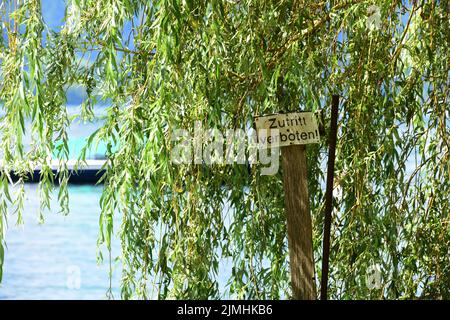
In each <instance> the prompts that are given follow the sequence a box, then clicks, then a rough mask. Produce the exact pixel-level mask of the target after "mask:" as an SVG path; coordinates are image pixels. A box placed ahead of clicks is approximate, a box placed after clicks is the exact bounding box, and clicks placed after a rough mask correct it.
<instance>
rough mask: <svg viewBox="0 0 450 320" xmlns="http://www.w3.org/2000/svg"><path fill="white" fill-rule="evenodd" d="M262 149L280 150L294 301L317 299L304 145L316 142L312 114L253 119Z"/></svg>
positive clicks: (300, 113)
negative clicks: (274, 148)
mask: <svg viewBox="0 0 450 320" xmlns="http://www.w3.org/2000/svg"><path fill="white" fill-rule="evenodd" d="M255 124H256V129H257V131H258V137H259V136H260V133H261V132H264V134H263V138H261V139H259V142H260V143H261V142H262V143H263V147H266V148H267V147H268V148H270V147H274V146H280V147H281V158H282V160H281V163H282V168H283V183H284V195H285V199H284V202H285V212H286V220H287V233H288V245H289V258H290V267H291V281H292V293H293V298H294V299H296V300H314V299H316V284H315V279H314V273H315V271H314V256H313V244H312V223H311V215H310V212H309V199H308V177H307V165H306V147H305V144H309V143H317V142H319V139H320V137H319V129H318V126H317V122H316V119H315V117H314V114H313V113H312V112H296V113H287V114H276V115H270V116H264V117H256V118H255Z"/></svg>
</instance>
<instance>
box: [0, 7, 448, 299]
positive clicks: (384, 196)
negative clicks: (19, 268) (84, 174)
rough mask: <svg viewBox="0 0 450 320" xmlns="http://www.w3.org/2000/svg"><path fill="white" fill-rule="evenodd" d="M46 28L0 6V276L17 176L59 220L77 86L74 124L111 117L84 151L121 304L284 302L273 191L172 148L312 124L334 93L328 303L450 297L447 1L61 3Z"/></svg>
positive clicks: (240, 171)
mask: <svg viewBox="0 0 450 320" xmlns="http://www.w3.org/2000/svg"><path fill="white" fill-rule="evenodd" d="M371 5H376V6H377V8H378V9H379V11H376V13H375V16H374V13H373V12H372V11H371V10H373V7H372V8H371V7H370V6H371ZM42 10H45V8H41V5H40V1H39V0H19V1H12V0H9V1H1V0H0V18H1V21H2V32H3V37H2V38H1V40H0V41H1V42H0V105H1V109H2V112H3V113H4V114H3V115H2V116H1V120H0V121H1V122H0V126H1V127H0V130H1V135H2V140H1V152H2V158H3V160H2V167H1V176H0V180H1V184H0V185H1V190H0V209H1V210H0V241H1V245H0V264H1V262H2V261H3V259H2V255H3V246H4V241H5V239H4V237H3V234H4V230H5V227H6V214H7V210H9V209H12V210H13V211H14V214H15V215H16V217H17V220H18V222H19V223H20V222H21V211H22V210H21V209H22V206H23V205H22V203H23V197H24V192H23V188H22V187H21V185H22V183H23V179H21V180H20V181H19V182H18V183H17V184H18V185H17V187H15V188H14V190H15V191H16V192H17V194H16V195H15V196H13V195H11V196H10V193H9V191H8V189H10V186H9V183H8V179H9V172H10V171H11V170H12V168H14V169H15V170H16V171H18V172H19V174H20V175H21V176H23V177H25V176H26V172H28V171H30V170H32V169H33V168H34V166H35V165H40V166H41V167H42V178H43V179H42V182H41V183H40V191H41V194H42V209H43V210H44V209H45V208H47V207H48V206H49V196H50V194H51V192H52V189H53V183H52V180H59V182H60V187H59V189H58V190H59V193H58V197H59V200H60V203H61V211H62V212H63V213H64V214H67V213H68V207H67V204H68V201H69V199H68V192H67V177H68V173H67V166H66V160H67V157H68V146H67V139H68V137H67V130H66V129H67V126H68V125H69V124H70V121H71V119H70V118H69V116H68V115H67V112H66V108H65V102H66V91H67V88H68V87H69V86H73V85H82V86H84V87H85V88H86V99H85V101H84V102H83V104H82V106H81V109H80V116H81V117H82V118H83V119H85V120H86V121H90V120H91V119H92V117H93V108H94V107H95V105H96V104H97V103H98V102H99V101H103V102H104V103H107V104H108V105H109V107H108V113H107V117H106V121H105V125H104V126H103V127H102V128H100V129H99V130H98V131H97V132H96V133H95V134H94V136H92V137H91V138H90V139H89V141H88V142H89V143H90V144H95V143H98V142H99V141H104V142H105V143H106V144H107V149H108V154H107V156H108V158H109V161H108V163H107V166H106V175H105V179H104V183H105V184H104V192H103V196H102V198H101V202H100V205H101V208H102V214H101V217H100V236H99V245H100V246H105V247H106V249H108V248H110V243H111V237H112V236H113V232H116V231H118V233H119V235H120V239H121V244H122V255H121V256H120V260H121V263H122V266H123V276H122V286H123V287H122V296H123V298H131V297H140V298H151V297H158V298H170V297H176V298H219V297H227V296H232V297H237V298H280V297H289V296H290V288H289V281H290V279H289V265H288V260H287V259H288V255H287V244H286V226H285V217H284V210H283V208H284V206H283V188H282V182H281V181H282V179H281V174H282V172H281V171H280V172H279V173H278V174H277V175H275V176H261V175H260V169H259V166H251V167H247V166H246V165H239V164H235V165H219V164H217V165H213V166H206V165H194V164H193V165H174V164H172V163H171V161H170V150H171V144H170V134H171V132H172V129H175V128H184V129H188V130H192V129H193V126H194V122H195V121H201V122H202V124H203V126H204V127H209V128H218V129H220V130H223V131H225V130H226V129H233V128H241V129H245V128H248V126H249V125H251V123H252V118H253V116H255V115H259V114H267V113H273V112H278V111H287V110H299V109H303V110H314V111H317V110H322V113H323V114H324V117H325V123H326V122H327V118H328V116H329V107H328V106H329V101H330V96H331V94H333V93H338V94H340V95H341V96H342V97H343V104H342V105H341V107H340V119H339V133H338V135H339V136H338V147H337V159H336V169H337V182H336V189H335V191H336V193H335V196H336V198H335V199H336V201H335V211H334V216H333V220H334V221H333V226H332V239H331V243H332V248H331V260H330V263H331V274H330V277H331V278H330V291H331V292H330V296H331V297H332V298H341V299H349V298H412V297H416V296H419V297H422V298H425V297H426V298H445V299H449V298H450V260H449V259H450V254H449V248H450V215H449V212H450V165H449V155H450V148H449V143H450V139H449V128H450V119H449V117H450V115H449V112H450V108H449V101H448V100H449V99H448V87H449V63H450V60H449V55H448V47H449V43H450V39H449V36H450V32H449V30H450V29H449V20H450V19H449V2H448V1H446V0H445V1H437V0H417V1H413V2H405V1H391V0H374V1H363V0H362V1H357V0H354V1H349V0H348V1H300V0H280V1H269V0H259V1H257V0H228V1H225V0H222V1H220V0H212V1H198V0H160V1H138V0H105V1H98V0H67V10H66V19H65V24H64V26H63V28H62V29H61V30H49V29H48V28H47V26H46V25H45V23H44V21H43V19H42V14H41V13H42ZM370 19H373V21H372V20H370ZM44 38H45V39H44ZM27 119H30V121H31V125H30V130H31V131H30V132H28V133H27V134H29V135H30V136H31V139H32V143H31V147H30V148H29V149H26V148H24V145H23V136H24V134H25V124H24V123H25V121H26V120H27ZM55 149H56V153H57V154H58V157H59V159H60V163H61V170H60V172H59V173H58V174H57V175H56V176H53V174H52V172H51V170H50V168H49V161H50V158H51V156H52V154H54V152H55ZM326 152H327V146H326V139H322V143H321V144H319V145H311V146H308V164H309V188H310V203H311V211H312V216H313V223H314V250H315V257H316V273H317V277H316V278H317V279H319V276H320V261H321V239H322V229H323V225H322V224H323V201H324V187H323V182H324V181H323V180H324V176H325V175H324V172H325V161H326ZM10 203H12V205H11V204H10ZM116 214H120V215H121V217H122V224H121V226H114V228H113V216H114V215H116ZM223 261H228V263H229V264H231V265H232V273H231V274H230V275H229V276H230V278H229V282H228V285H227V287H226V288H225V289H220V290H219V286H218V282H217V278H218V274H220V273H221V272H222V271H223V270H221V269H220V270H219V265H220V263H221V262H223ZM374 265H379V266H380V269H381V271H382V279H381V283H382V286H381V287H378V288H372V289H371V288H370V287H369V286H368V285H367V276H368V273H369V270H370V268H372V266H374ZM0 269H1V265H0ZM0 275H1V273H0Z"/></svg>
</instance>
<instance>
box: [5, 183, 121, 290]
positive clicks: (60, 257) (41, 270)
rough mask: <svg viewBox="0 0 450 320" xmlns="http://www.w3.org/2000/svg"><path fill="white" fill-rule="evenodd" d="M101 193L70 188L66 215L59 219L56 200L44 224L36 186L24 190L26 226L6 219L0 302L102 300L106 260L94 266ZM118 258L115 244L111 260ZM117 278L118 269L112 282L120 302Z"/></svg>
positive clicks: (95, 189) (88, 188) (92, 188)
mask: <svg viewBox="0 0 450 320" xmlns="http://www.w3.org/2000/svg"><path fill="white" fill-rule="evenodd" d="M101 188H102V187H95V186H70V187H69V192H70V214H69V215H68V216H66V217H64V216H62V215H61V214H59V213H58V205H57V201H56V199H54V200H53V201H52V211H51V212H47V213H46V214H45V223H44V224H39V223H38V220H37V214H38V209H39V198H38V195H37V185H35V184H28V185H26V197H27V198H26V202H25V210H24V211H25V213H24V220H25V223H24V225H21V226H18V227H17V226H16V225H15V217H14V216H10V217H9V220H8V222H9V228H8V230H7V232H6V243H7V249H6V251H5V264H4V272H3V282H2V284H1V285H0V299H104V298H106V291H107V289H108V288H109V277H108V271H109V264H108V261H107V260H106V259H105V261H104V263H103V264H101V265H98V264H97V259H96V252H97V245H96V242H97V235H98V218H99V214H100V207H99V204H98V203H99V199H100V195H101ZM56 192H57V190H55V194H54V198H56V196H57V193H56ZM119 254H120V248H119V244H118V241H117V239H116V240H115V242H114V246H113V255H115V256H117V255H119ZM104 256H105V257H106V256H107V255H106V252H105V254H104ZM119 279H120V268H118V267H117V268H116V270H114V271H113V279H112V280H113V281H112V287H113V292H114V293H115V298H119V297H120V295H119V294H118V292H119Z"/></svg>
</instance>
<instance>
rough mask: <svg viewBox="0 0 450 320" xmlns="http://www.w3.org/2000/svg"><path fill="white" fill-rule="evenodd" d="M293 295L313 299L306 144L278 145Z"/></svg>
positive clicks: (302, 298)
mask: <svg viewBox="0 0 450 320" xmlns="http://www.w3.org/2000/svg"><path fill="white" fill-rule="evenodd" d="M281 158H282V166H283V182H284V202H285V211H286V219H287V232H288V245H289V257H290V264H291V281H292V291H293V297H294V298H295V299H298V300H313V299H316V284H315V280H314V256H313V244H312V223H311V215H310V212H309V200H308V175H307V168H306V147H305V146H302V145H293V146H287V147H281Z"/></svg>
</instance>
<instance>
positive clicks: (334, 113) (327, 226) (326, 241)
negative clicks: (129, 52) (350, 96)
mask: <svg viewBox="0 0 450 320" xmlns="http://www.w3.org/2000/svg"><path fill="white" fill-rule="evenodd" d="M338 111H339V96H338V95H333V97H332V100H331V123H330V135H329V140H328V143H329V152H328V172H327V189H326V193H325V221H324V230H323V255H322V279H321V286H320V299H321V300H327V298H328V297H327V295H328V271H329V261H330V233H331V212H332V210H333V183H334V182H333V179H334V162H335V157H336V139H337V120H338Z"/></svg>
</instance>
